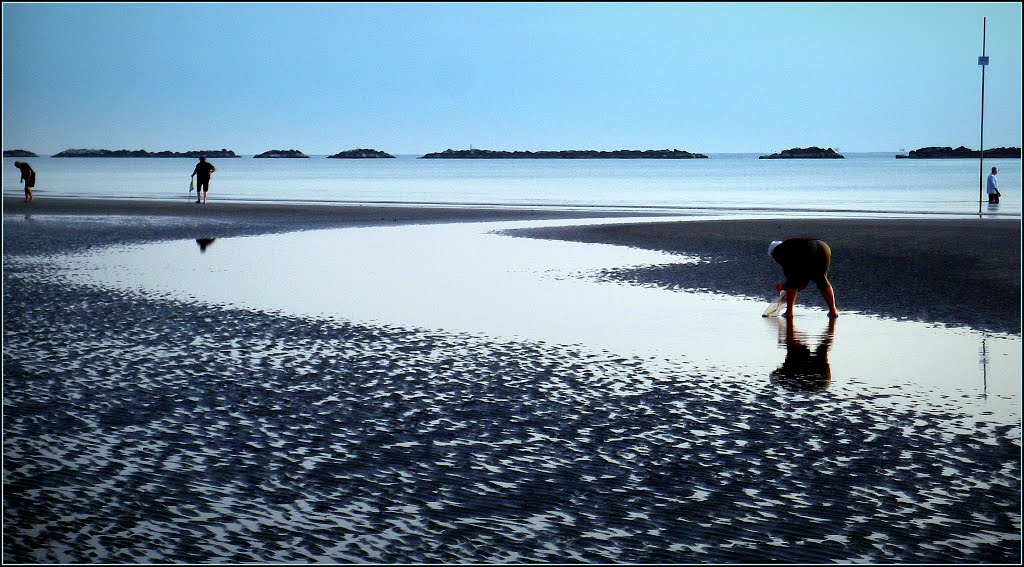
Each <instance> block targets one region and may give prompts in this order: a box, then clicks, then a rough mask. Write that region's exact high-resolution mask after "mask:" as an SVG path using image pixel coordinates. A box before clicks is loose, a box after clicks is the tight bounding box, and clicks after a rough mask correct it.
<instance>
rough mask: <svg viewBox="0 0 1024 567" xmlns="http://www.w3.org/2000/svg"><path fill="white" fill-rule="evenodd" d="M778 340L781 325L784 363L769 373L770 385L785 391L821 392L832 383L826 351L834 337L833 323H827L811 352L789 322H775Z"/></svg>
mask: <svg viewBox="0 0 1024 567" xmlns="http://www.w3.org/2000/svg"><path fill="white" fill-rule="evenodd" d="M777 324H778V325H779V338H780V342H781V339H782V333H783V329H782V325H785V341H786V360H785V361H784V362H783V363H782V366H780V367H778V368H776V369H775V370H774V371H772V373H771V381H772V382H773V383H775V384H778V385H779V386H782V387H783V388H786V389H787V390H807V391H815V390H824V389H825V388H828V385H829V383H830V382H831V381H832V369H831V368H829V365H828V349H829V348H831V346H832V339H833V337H834V336H835V330H836V320H835V319H829V322H828V328H827V329H826V330H825V333H824V334H822V336H821V339H820V341H819V342H818V346H817V347H815V348H814V350H811V348H810V347H808V346H807V345H806V344H805V343H804V339H803V338H802V337H800V335H799V334H798V333H797V332H796V329H795V328H794V327H793V319H778V320H777Z"/></svg>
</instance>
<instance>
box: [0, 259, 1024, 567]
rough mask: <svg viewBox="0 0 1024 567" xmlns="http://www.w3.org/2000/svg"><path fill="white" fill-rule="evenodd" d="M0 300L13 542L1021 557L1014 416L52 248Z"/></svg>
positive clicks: (356, 553) (398, 551)
mask: <svg viewBox="0 0 1024 567" xmlns="http://www.w3.org/2000/svg"><path fill="white" fill-rule="evenodd" d="M5 262H6V260H5ZM201 285H202V282H197V286H200V287H201ZM4 314H5V321H4V420H5V421H4V514H5V518H4V560H5V561H13V562H128V563H140V562H246V561H248V562H386V563H419V562H571V561H587V562H652V563H656V562H660V563H690V562H758V563H761V562H765V561H781V562H825V561H840V562H842V561H846V562H952V563H958V562H1008V563H1015V562H1019V561H1020V535H1021V523H1020V496H1021V494H1020V478H1021V477H1020V471H1021V467H1020V451H1021V446H1020V436H1021V431H1020V422H1019V417H1018V419H1017V420H1015V421H1013V420H1011V421H1010V422H1007V421H1005V420H1003V419H998V418H996V417H995V416H992V417H990V418H987V417H986V416H984V415H982V416H980V417H977V416H967V415H965V414H963V413H960V412H959V411H958V409H957V406H956V404H947V405H937V404H936V403H935V402H934V400H933V399H932V398H930V397H926V396H922V397H920V398H919V399H917V398H914V397H913V396H916V394H914V393H913V392H907V391H894V390H893V389H892V388H886V387H882V386H870V385H865V386H864V387H863V389H862V392H861V395H860V396H858V397H851V396H848V395H840V394H839V393H837V392H833V391H831V390H823V391H812V392H808V391H794V390H792V389H790V388H786V387H782V386H781V385H780V384H779V383H777V382H773V381H772V380H770V379H769V377H767V376H763V375H745V374H742V373H738V371H729V370H709V369H707V368H703V367H699V366H696V365H690V364H687V363H685V362H682V361H678V360H666V359H656V358H637V357H625V356H621V355H616V354H612V353H609V352H603V351H593V350H588V349H586V348H583V347H564V346H552V345H549V344H543V343H531V342H500V341H493V340H488V339H485V338H481V337H478V336H473V335H468V334H457V333H439V332H428V331H422V330H417V329H408V328H400V327H386V326H371V325H358V324H351V323H345V322H337V321H335V322H328V321H311V320H307V319H302V318H292V317H285V316H272V315H268V314H263V313H259V312H255V311H250V310H240V309H233V308H230V307H224V306H221V307H210V306H202V305H198V304H189V303H183V302H180V301H174V300H169V299H165V298H145V297H141V296H139V295H136V294H131V293H125V292H112V291H109V290H102V289H98V288H90V287H82V286H73V285H70V284H68V283H67V282H66V281H65V280H64V279H63V278H62V277H60V274H59V273H55V272H53V271H52V268H47V267H44V266H37V267H19V269H17V270H15V271H14V272H13V273H12V271H11V270H9V269H5V274H4ZM894 396H910V399H905V400H902V401H903V402H904V403H903V404H900V405H897V406H896V407H894V406H893V405H891V404H888V403H887V400H889V399H890V398H892V397H894ZM965 420H966V425H968V427H965Z"/></svg>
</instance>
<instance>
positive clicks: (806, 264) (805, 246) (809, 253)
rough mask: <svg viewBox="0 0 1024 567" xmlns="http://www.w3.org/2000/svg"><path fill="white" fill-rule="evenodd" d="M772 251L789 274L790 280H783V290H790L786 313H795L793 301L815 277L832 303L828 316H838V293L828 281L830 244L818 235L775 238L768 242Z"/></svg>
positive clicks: (787, 296) (785, 315)
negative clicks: (815, 236) (812, 236)
mask: <svg viewBox="0 0 1024 567" xmlns="http://www.w3.org/2000/svg"><path fill="white" fill-rule="evenodd" d="M768 254H770V255H771V257H772V258H774V259H775V261H776V262H778V264H779V265H780V266H782V271H783V273H784V274H785V276H786V281H785V282H783V283H781V284H779V288H780V290H782V289H784V290H786V312H785V313H783V317H786V318H787V319H788V318H791V317H793V304H795V303H796V296H797V294H799V293H800V291H801V290H803V289H804V288H805V287H807V284H808V283H810V282H811V281H813V282H814V285H816V286H818V291H820V292H821V297H822V298H824V299H825V303H826V304H827V305H828V316H829V317H831V318H836V317H838V316H839V311H837V310H836V295H835V291H834V290H833V289H832V284H831V283H830V282H829V281H828V267H829V264H831V262H832V249H831V248H829V246H828V244H826V243H825V242H823V241H821V240H818V239H817V238H807V237H804V238H790V239H787V240H775V241H773V242H772V243H771V244H770V245H768Z"/></svg>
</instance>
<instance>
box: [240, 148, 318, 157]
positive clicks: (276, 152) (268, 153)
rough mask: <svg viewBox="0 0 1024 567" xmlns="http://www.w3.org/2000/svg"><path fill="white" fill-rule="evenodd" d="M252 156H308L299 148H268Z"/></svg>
mask: <svg viewBox="0 0 1024 567" xmlns="http://www.w3.org/2000/svg"><path fill="white" fill-rule="evenodd" d="M252 157H254V158H308V157H309V156H307V155H306V154H304V153H302V152H300V151H299V150H270V151H266V152H263V153H262V154H256V155H254V156H252Z"/></svg>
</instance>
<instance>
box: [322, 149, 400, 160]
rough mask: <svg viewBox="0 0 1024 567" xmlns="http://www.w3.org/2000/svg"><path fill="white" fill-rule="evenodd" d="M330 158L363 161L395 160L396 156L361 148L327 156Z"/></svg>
mask: <svg viewBox="0 0 1024 567" xmlns="http://www.w3.org/2000/svg"><path fill="white" fill-rule="evenodd" d="M327 157H329V158H342V159H363V158H393V157H395V156H393V155H391V154H389V153H387V152H382V151H380V150H369V149H364V148H360V149H358V150H345V151H343V152H338V153H336V154H334V155H333V156H327Z"/></svg>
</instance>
